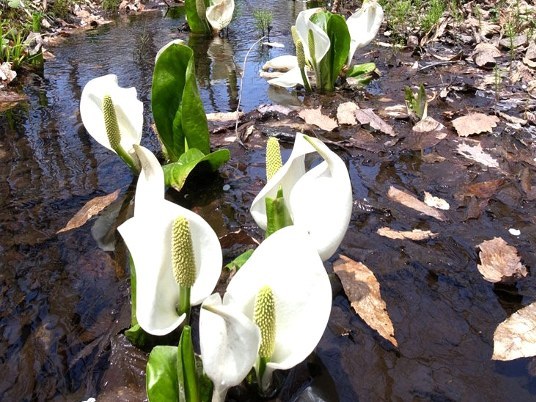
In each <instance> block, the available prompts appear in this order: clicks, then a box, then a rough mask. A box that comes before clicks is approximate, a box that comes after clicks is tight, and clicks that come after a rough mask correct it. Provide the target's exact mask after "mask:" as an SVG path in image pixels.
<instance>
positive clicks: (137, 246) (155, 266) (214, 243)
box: [118, 146, 222, 335]
mask: <svg viewBox="0 0 536 402" xmlns="http://www.w3.org/2000/svg"><path fill="white" fill-rule="evenodd" d="M135 150H136V154H137V156H138V157H139V160H140V162H141V166H142V170H141V173H140V176H139V179H138V183H137V187H136V195H135V201H134V202H135V206H134V217H132V218H130V219H129V220H127V221H126V222H125V223H123V224H122V225H121V226H119V228H118V230H119V233H120V234H121V236H122V237H123V239H124V240H125V243H126V245H127V247H128V249H129V251H130V253H131V255H132V258H133V260H134V265H135V270H136V318H137V321H138V324H139V325H140V326H141V328H143V330H144V331H146V332H148V333H150V334H153V335H166V334H168V333H170V332H171V331H173V330H174V329H175V328H177V327H178V326H179V325H180V324H181V323H182V322H183V321H184V319H185V316H186V314H179V313H178V312H177V305H178V303H179V296H180V294H179V293H180V290H179V285H178V284H177V282H176V281H175V277H174V273H173V264H172V247H171V244H172V240H171V239H172V227H173V223H174V221H175V220H176V219H177V218H178V217H184V218H185V219H186V220H187V221H188V223H189V228H190V234H191V240H192V246H193V247H192V248H193V259H194V262H195V271H196V272H195V282H194V284H193V286H191V289H190V304H191V305H192V306H194V305H198V304H201V302H202V301H203V300H204V299H205V298H206V297H207V296H209V295H210V294H211V293H212V291H213V290H214V288H215V286H216V283H217V282H218V279H219V277H220V273H221V266H222V252H221V246H220V243H219V240H218V237H217V236H216V233H215V232H214V230H213V229H212V228H211V227H210V225H209V224H208V223H207V222H206V221H205V220H204V219H203V218H201V217H200V216H199V215H197V214H196V213H194V212H192V211H190V210H188V209H186V208H183V207H181V206H179V205H177V204H174V203H172V202H170V201H167V200H165V199H164V191H165V186H164V173H163V171H162V168H161V166H160V163H159V162H158V160H157V159H156V157H155V156H154V155H153V154H152V153H151V151H149V150H148V149H146V148H144V147H142V146H135Z"/></svg>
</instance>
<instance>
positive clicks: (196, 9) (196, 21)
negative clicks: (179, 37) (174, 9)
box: [184, 0, 212, 35]
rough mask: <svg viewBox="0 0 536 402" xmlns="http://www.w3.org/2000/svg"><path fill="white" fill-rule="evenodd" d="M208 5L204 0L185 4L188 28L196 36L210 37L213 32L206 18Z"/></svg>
mask: <svg viewBox="0 0 536 402" xmlns="http://www.w3.org/2000/svg"><path fill="white" fill-rule="evenodd" d="M207 5H208V4H207V3H206V2H205V1H204V0H186V1H185V3H184V8H185V9H186V19H187V20H188V26H189V27H190V31H191V32H192V33H194V34H202V35H209V34H210V33H211V32H212V29H211V28H210V25H209V23H208V21H207V17H206V10H207Z"/></svg>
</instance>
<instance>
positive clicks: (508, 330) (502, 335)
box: [491, 303, 536, 360]
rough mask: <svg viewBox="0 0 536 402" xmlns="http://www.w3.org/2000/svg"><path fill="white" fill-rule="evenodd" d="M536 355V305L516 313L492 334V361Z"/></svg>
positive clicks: (530, 305)
mask: <svg viewBox="0 0 536 402" xmlns="http://www.w3.org/2000/svg"><path fill="white" fill-rule="evenodd" d="M535 355H536V303H532V304H529V305H528V306H527V307H524V308H522V309H521V310H518V311H516V312H515V313H514V314H512V315H511V316H510V317H509V318H507V319H506V320H505V321H503V322H501V323H500V324H499V326H498V327H497V329H496V330H495V333H494V334H493V356H492V357H491V358H492V359H493V360H514V359H519V358H521V357H531V356H535Z"/></svg>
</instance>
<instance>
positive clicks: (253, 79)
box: [0, 1, 536, 402]
mask: <svg viewBox="0 0 536 402" xmlns="http://www.w3.org/2000/svg"><path fill="white" fill-rule="evenodd" d="M262 5H263V7H272V11H273V12H274V27H273V29H272V31H271V37H270V40H272V41H276V42H281V43H283V44H285V46H286V49H282V50H281V49H269V48H266V47H256V48H254V49H253V50H252V51H251V53H250V55H249V63H248V64H247V66H246V69H245V71H243V65H242V63H243V60H244V58H245V55H246V53H247V52H248V50H249V49H250V47H251V45H252V44H253V43H254V42H255V41H256V40H257V38H258V36H257V32H256V30H255V27H254V22H253V21H252V20H251V17H248V15H250V13H248V12H247V10H248V8H251V7H254V6H257V4H256V3H254V2H253V1H251V2H243V3H242V4H241V7H242V10H243V12H242V14H241V17H240V19H239V20H238V21H237V22H234V23H233V25H231V29H230V31H229V33H228V35H227V36H225V37H222V38H215V39H213V40H201V39H198V38H193V37H191V38H189V37H188V36H187V34H186V33H183V32H179V30H178V27H180V26H181V25H182V24H183V22H184V16H183V14H181V11H180V9H177V10H175V11H176V12H177V14H174V15H172V16H167V17H163V15H162V13H160V12H154V13H148V14H144V15H140V16H134V17H129V18H121V19H118V20H117V21H115V22H114V23H113V24H111V25H108V26H105V27H101V28H99V29H97V30H95V31H89V32H86V33H84V34H80V35H74V36H72V37H70V38H68V39H67V40H66V41H65V43H64V44H63V45H62V46H60V47H58V48H56V49H54V54H55V56H56V58H55V59H53V60H50V61H47V62H46V64H45V70H44V74H43V76H40V75H30V76H29V77H28V78H27V79H26V81H25V82H24V86H23V87H24V92H25V93H26V95H27V96H28V99H29V100H28V102H27V103H26V104H21V105H19V106H18V107H16V108H15V109H12V110H10V111H8V112H4V113H2V114H0V127H1V129H0V130H1V132H2V133H3V135H2V137H1V139H0V177H1V178H2V180H0V253H1V255H2V259H1V261H0V267H1V269H0V283H1V286H0V292H1V295H0V306H1V308H0V334H1V335H0V362H1V365H2V369H3V370H2V372H3V375H2V380H0V399H1V400H5V401H33V400H36V401H45V400H47V401H48V400H52V401H64V400H65V401H77V400H82V399H85V398H88V397H90V396H96V395H98V400H99V402H101V401H135V400H142V399H143V398H144V382H145V380H144V365H145V362H146V355H145V354H144V353H143V352H141V351H139V350H136V349H135V348H133V347H132V346H130V345H129V343H128V342H127V341H125V339H124V337H122V336H121V335H117V334H119V333H121V331H122V330H124V329H125V328H126V327H127V326H128V324H129V312H130V310H129V309H130V307H129V303H128V300H129V287H128V273H126V272H125V267H126V266H127V265H126V250H125V247H124V245H123V244H122V243H121V241H120V239H119V236H118V235H117V234H116V232H115V231H114V229H115V226H114V225H116V224H117V222H118V221H121V220H124V219H125V218H126V216H127V215H128V209H129V205H130V201H131V198H132V195H133V188H132V182H133V177H132V176H131V174H130V173H129V171H128V169H127V168H126V167H125V166H124V165H123V164H122V163H121V162H120V161H118V159H117V158H115V157H114V155H112V154H111V153H110V152H108V151H107V150H105V149H104V148H102V147H101V146H100V145H98V144H97V143H95V141H93V140H92V139H91V138H90V137H89V136H88V134H87V133H86V131H85V129H84V128H83V126H82V124H81V121H80V116H79V111H78V104H79V99H80V94H81V91H82V88H83V86H84V85H85V84H86V83H87V82H88V81H89V80H90V79H92V78H94V77H97V76H101V75H104V74H110V73H113V74H116V75H117V76H118V77H119V83H120V84H121V85H122V86H124V87H128V86H135V87H136V88H137V90H138V93H139V97H140V99H141V100H142V101H143V102H144V105H145V114H146V115H145V123H146V124H145V127H146V132H145V133H144V138H143V145H146V146H147V147H149V148H150V149H152V150H156V149H158V144H157V141H156V139H155V138H154V136H153V135H152V134H151V133H150V130H149V128H148V127H149V124H150V123H151V120H150V119H151V117H150V111H149V104H150V85H151V75H152V68H153V63H154V62H153V60H154V56H155V54H156V52H157V51H158V49H159V48H160V47H161V46H162V45H164V44H165V43H167V42H168V41H170V40H171V39H176V38H182V39H184V40H185V41H187V42H188V44H189V45H190V46H191V47H192V48H193V49H194V51H195V55H196V70H197V79H198V83H199V87H200V92H201V96H202V99H203V102H204V105H205V108H206V111H207V112H218V111H222V112H226V111H233V110H235V109H236V108H237V106H238V94H239V91H240V80H241V77H243V84H242V85H243V88H242V102H241V107H242V109H243V110H245V111H250V110H252V109H254V108H255V107H256V106H258V105H259V104H261V103H269V102H270V98H269V96H268V94H269V93H270V91H269V90H268V87H267V85H266V82H265V81H264V80H262V79H259V78H258V77H257V72H258V70H259V69H260V67H261V66H262V64H263V63H264V62H265V61H266V60H268V59H269V58H272V57H275V56H277V55H279V54H284V53H286V52H288V51H289V50H288V49H292V43H291V39H290V36H289V27H290V25H291V22H293V21H294V19H295V16H296V15H297V13H298V12H299V11H301V9H303V4H302V3H299V2H294V1H282V2H277V3H274V4H264V3H263V4H262ZM171 17H173V18H171ZM382 57H384V58H385V59H387V56H381V57H379V58H378V65H379V67H380V69H381V70H382V71H386V72H388V70H389V68H388V67H387V66H386V65H385V64H382V60H383V59H382ZM386 75H388V74H386ZM405 84H407V81H405V80H401V82H399V83H398V84H396V83H394V82H392V81H386V80H385V79H383V80H378V83H377V84H376V85H377V87H376V92H377V93H376V95H377V96H376V97H375V96H371V97H370V99H368V100H369V101H370V102H371V103H374V102H379V101H378V99H379V98H380V97H381V96H383V95H384V94H385V93H387V92H389V91H394V89H393V88H395V87H396V85H399V86H400V87H399V88H398V89H401V88H402V86H403V85H405ZM399 92H400V93H403V91H402V90H400V91H399ZM480 102H482V100H480ZM376 106H378V105H376ZM399 128H401V127H399ZM401 129H403V127H402V128H401ZM340 134H341V135H344V133H340ZM354 134H355V133H354ZM263 141H264V139H263V138H262V137H260V136H258V135H257V136H252V138H251V140H250V144H249V145H250V146H249V148H248V149H247V150H246V149H243V148H242V147H240V146H238V145H237V144H236V143H234V144H232V145H230V146H229V148H230V150H231V154H232V155H233V156H232V160H231V161H230V162H229V163H228V164H227V165H226V166H225V167H223V168H222V169H221V176H217V178H216V180H213V181H212V182H210V183H205V185H203V186H194V187H188V188H186V189H185V190H184V191H182V192H181V193H171V192H170V193H169V194H168V196H169V198H170V199H172V200H173V201H175V202H177V203H180V204H182V205H184V206H186V207H188V208H191V209H193V210H194V211H196V212H197V213H199V214H201V215H202V216H203V217H204V218H205V219H207V221H209V223H210V224H211V225H212V226H213V227H214V229H215V230H216V232H217V234H218V235H219V236H224V235H226V234H228V233H230V232H233V231H237V230H238V229H243V230H244V231H247V232H248V233H251V234H253V235H257V237H260V235H261V234H260V233H259V231H258V229H256V226H255V224H254V222H253V220H252V218H251V216H250V214H249V211H248V208H247V206H248V205H250V204H251V202H252V200H253V198H254V196H255V195H256V194H257V192H258V191H259V190H260V188H261V187H262V184H263V181H264V151H262V146H263V144H264V143H263ZM367 141H369V140H367ZM383 142H384V139H381V140H380V139H379V140H377V141H376V142H373V141H372V140H371V141H369V142H365V141H363V144H364V145H363V147H362V148H358V149H353V150H351V151H348V152H345V153H341V156H342V157H343V158H344V159H345V161H346V163H347V165H348V167H349V171H350V175H351V179H352V184H353V190H354V199H355V204H354V211H353V215H352V221H351V224H350V229H349V231H348V234H347V236H346V238H345V240H344V242H343V243H342V245H341V250H340V251H341V252H342V253H343V254H345V255H347V256H349V257H351V258H353V259H355V260H359V261H363V262H364V263H365V264H366V265H367V266H369V267H370V268H371V269H372V270H373V271H374V273H375V275H376V276H377V278H378V280H379V282H380V284H381V291H382V296H383V298H384V299H385V301H386V304H387V309H388V312H389V314H390V316H391V318H392V320H393V324H394V327H395V335H396V338H397V341H398V344H399V345H400V346H399V348H398V349H394V348H393V347H392V346H390V344H388V343H386V341H384V340H383V339H381V338H380V337H379V336H378V334H377V333H375V332H374V331H373V330H371V329H370V327H368V326H367V325H366V324H365V323H364V322H363V321H362V320H361V319H360V318H359V317H358V316H356V315H355V314H353V313H352V309H351V307H350V305H349V302H348V300H347V298H346V297H345V296H344V294H343V293H342V291H340V290H337V291H335V293H334V303H333V308H332V314H331V318H330V322H329V324H328V329H327V330H326V331H325V334H324V336H323V338H322V340H321V342H320V344H319V346H318V348H317V351H316V354H314V355H312V356H311V357H310V358H309V359H307V360H306V361H305V362H304V363H302V364H300V365H299V366H298V367H297V368H296V369H295V370H292V371H291V372H290V373H286V375H282V376H281V378H280V381H281V383H282V384H283V390H282V392H281V394H280V395H279V400H281V401H289V400H293V401H313V400H325V401H337V400H339V401H358V400H362V401H391V400H404V401H407V400H414V401H451V400H452V401H459V400H470V401H509V400H516V401H529V400H534V398H536V396H535V395H536V380H535V379H534V374H533V373H535V372H536V370H535V368H534V367H535V366H534V362H533V361H532V360H530V359H519V360H517V361H515V362H494V361H492V360H491V359H490V357H491V353H492V348H493V339H492V337H493V331H494V329H495V327H496V326H497V324H498V323H499V322H501V321H503V320H504V319H505V318H506V317H507V316H509V315H510V314H511V313H512V312H514V311H516V310H517V309H519V308H520V307H521V306H523V305H526V304H528V303H530V302H532V301H534V300H536V286H535V285H536V284H535V283H534V279H533V278H532V276H529V277H527V278H525V279H524V280H523V281H520V283H519V284H517V286H516V285H514V286H492V285H490V284H489V283H487V282H485V281H483V280H482V277H481V275H480V274H479V272H478V271H477V269H476V264H477V263H478V255H477V251H475V245H476V244H478V243H480V242H481V241H482V240H484V239H489V238H492V237H494V236H497V235H502V236H504V237H505V238H507V239H508V241H509V242H510V243H511V244H512V245H514V246H515V247H516V248H517V249H518V250H519V251H520V254H521V255H523V256H524V263H525V264H526V265H527V266H528V267H529V269H530V268H533V267H534V266H536V257H535V256H534V252H533V247H534V244H535V243H536V233H535V231H534V229H533V228H534V224H535V222H534V218H533V217H534V216H535V214H534V212H535V210H534V207H533V206H532V207H531V204H529V203H527V202H525V201H524V200H523V198H522V197H521V196H520V195H517V196H516V195H515V194H516V193H515V191H517V190H516V187H515V186H513V185H512V186H510V187H505V189H504V190H502V193H501V194H500V195H499V196H498V197H497V198H493V199H491V200H490V203H489V205H488V207H487V209H486V211H485V212H484V213H483V214H482V215H481V216H480V217H479V218H478V219H471V220H468V219H464V218H463V217H462V215H463V214H464V213H465V204H463V203H462V202H460V201H458V200H457V199H456V198H455V195H454V194H451V193H450V192H449V188H455V187H457V185H459V184H460V183H469V182H472V181H473V180H474V179H475V177H477V174H479V175H482V179H483V180H486V179H491V178H493V177H492V176H491V175H490V174H489V172H488V173H486V172H484V173H482V172H476V171H475V168H474V167H473V166H467V165H463V164H455V163H450V162H449V160H446V161H444V162H441V163H436V164H427V163H424V162H423V159H422V154H421V153H420V152H417V151H414V150H412V149H403V150H402V151H397V150H395V149H387V147H386V146H384V145H383ZM437 151H438V152H443V154H445V155H447V156H448V153H449V152H451V150H448V149H445V148H441V145H439V146H438V147H437ZM288 153H289V146H287V149H285V151H284V155H285V156H286V155H288ZM445 172H448V174H445ZM479 177H480V176H479ZM224 184H228V185H229V186H230V189H229V190H226V191H224V190H223V186H224ZM390 185H398V186H401V187H404V188H407V189H410V190H414V191H415V193H417V192H418V189H423V188H426V189H429V190H433V191H434V192H435V193H436V194H438V195H439V196H442V197H443V198H445V199H447V200H449V202H450V203H451V205H458V209H453V210H452V211H451V212H449V214H450V218H451V219H450V221H449V222H447V223H442V222H435V221H433V219H427V218H424V217H423V216H420V215H418V214H414V213H412V212H408V210H406V209H403V208H401V207H399V206H398V207H397V206H396V205H394V204H393V202H391V201H390V200H388V199H387V198H386V196H385V194H386V193H387V189H388V187H389V186H390ZM118 188H119V189H121V193H120V196H119V198H118V200H117V201H116V202H115V203H114V205H112V206H111V207H110V208H108V209H107V210H106V212H105V213H103V214H101V216H100V217H98V218H93V219H92V220H90V221H89V222H88V223H87V224H86V225H84V226H82V227H80V228H77V229H73V230H71V231H68V232H65V233H60V234H57V233H56V232H57V231H58V230H59V229H61V228H62V227H63V226H64V225H65V224H66V223H67V221H68V220H69V219H70V218H71V217H72V216H73V215H74V214H75V213H76V212H77V211H78V210H79V209H80V208H81V207H82V206H83V205H84V204H85V203H86V202H87V201H89V200H91V199H93V198H95V197H96V196H101V195H104V194H108V193H111V192H112V191H114V190H116V189H118ZM516 197H518V198H516ZM518 199H519V200H521V201H520V202H519V203H517V202H514V201H515V200H518ZM511 200H514V201H511ZM391 224H392V225H394V226H397V225H398V227H397V228H399V229H411V228H413V227H419V228H421V229H429V230H432V231H434V232H438V233H440V234H441V236H440V237H439V238H438V239H434V240H430V241H428V242H420V243H416V242H410V241H404V242H393V241H391V240H389V239H386V238H383V237H381V236H379V235H378V234H377V233H376V230H377V229H378V228H379V227H381V226H387V225H391ZM508 227H517V228H519V229H520V230H521V231H522V232H523V233H527V235H526V237H519V238H515V237H512V236H510V237H508V236H509V235H508V234H507V232H506V231H507V228H508ZM98 245H100V248H99V247H98ZM249 246H250V245H249ZM531 248H532V251H531ZM237 252H238V251H237V250H236V249H232V250H231V249H230V248H229V249H227V250H226V254H225V258H226V259H227V260H229V259H231V258H232V257H234V256H235V254H236V253H237ZM328 265H330V264H328ZM335 289H337V287H335ZM339 289H340V287H339ZM244 392H245V393H244ZM248 395H249V394H248V393H247V391H244V390H242V389H240V388H238V389H236V390H234V391H233V393H232V394H231V396H235V397H236V398H237V399H239V398H243V399H247V398H248V397H249V396H248Z"/></svg>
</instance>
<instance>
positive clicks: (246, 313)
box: [200, 226, 332, 389]
mask: <svg viewBox="0 0 536 402" xmlns="http://www.w3.org/2000/svg"><path fill="white" fill-rule="evenodd" d="M266 286H268V287H270V289H271V291H272V293H273V296H274V300H275V347H274V352H273V354H272V356H271V357H270V358H269V361H268V363H267V366H266V371H265V372H264V375H263V377H262V379H261V381H262V388H263V389H267V388H268V386H269V385H270V382H271V378H272V372H273V371H274V370H276V369H281V370H287V369H290V368H292V367H294V366H295V365H297V364H298V363H300V362H302V361H303V360H304V359H305V358H306V357H307V356H308V355H309V354H310V353H311V352H312V351H313V350H314V348H315V347H316V345H317V344H318V342H319V341H320V338H321V337H322V335H323V333H324V330H325V328H326V325H327V322H328V319H329V314H330V311H331V300H332V294H331V285H330V282H329V278H328V275H327V273H326V270H325V269H324V265H323V264H322V261H321V259H320V258H319V256H318V254H317V253H316V250H315V248H314V247H313V245H312V243H311V241H310V238H309V236H307V235H306V233H304V231H303V230H302V229H300V228H299V227H296V226H287V227H285V228H282V229H280V230H278V231H277V232H275V233H274V234H272V235H271V236H270V237H268V238H267V239H266V240H264V241H263V242H262V243H261V245H260V246H259V247H258V248H257V249H256V250H255V252H254V253H253V254H252V256H251V257H250V258H249V259H248V261H247V262H246V263H245V264H244V265H243V266H242V268H240V270H239V271H238V272H237V273H236V275H235V276H234V277H233V279H232V280H231V282H230V283H229V286H228V287H227V291H226V293H225V295H224V297H223V302H222V301H221V300H220V299H219V296H218V295H216V296H215V297H214V296H211V298H210V299H209V298H207V299H206V301H205V303H204V304H203V305H202V309H201V317H200V343H201V351H202V359H203V366H204V367H205V370H206V371H207V373H208V374H209V377H210V376H211V375H212V377H211V378H212V379H213V380H214V379H216V380H217V382H218V383H221V382H224V383H226V384H227V385H229V384H238V383H240V381H241V379H240V378H238V377H234V376H233V375H234V374H233V372H232V370H230V368H232V367H236V366H237V365H238V364H239V363H237V362H239V361H240V359H244V361H247V362H248V363H249V362H252V361H255V368H256V369H257V368H258V367H257V365H258V356H257V354H258V350H259V344H260V334H259V333H258V327H256V326H255V328H251V326H250V325H249V324H248V322H253V317H254V304H255V297H256V296H257V294H258V293H259V291H260V290H261V288H263V287H266ZM213 297H214V298H213ZM205 304H209V309H210V310H212V312H213V313H211V312H210V311H204V310H205V308H204V306H205ZM218 320H219V321H218ZM224 321H225V322H226V323H225V324H224V323H223V322H224ZM215 328H220V329H215ZM221 328H226V329H225V331H223V330H222V329H221ZM231 328H233V329H231ZM213 331H216V334H217V335H221V334H225V335H224V336H214V333H213ZM237 333H238V334H241V335H240V337H241V338H243V339H242V340H241V341H240V342H239V341H238V340H237V339H236V335H235V334H237ZM231 335H232V336H231ZM207 366H211V367H209V368H207ZM251 367H252V366H249V368H251ZM214 371H216V372H217V373H218V374H217V375H216V376H215V375H214V374H210V373H213V372H214ZM248 371H249V369H247V368H242V370H241V374H242V375H243V377H242V379H243V378H244V377H245V376H246V375H247V372H248ZM226 375H227V376H229V378H224V377H225V376H226ZM213 377H214V378H213ZM231 379H232V381H231ZM215 385H216V384H215Z"/></svg>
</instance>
